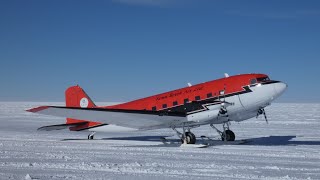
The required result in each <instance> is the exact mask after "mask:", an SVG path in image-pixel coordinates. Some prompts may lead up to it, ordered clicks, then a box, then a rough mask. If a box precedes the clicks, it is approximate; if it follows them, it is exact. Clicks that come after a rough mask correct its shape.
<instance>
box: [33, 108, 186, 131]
mask: <svg viewBox="0 0 320 180" xmlns="http://www.w3.org/2000/svg"><path fill="white" fill-rule="evenodd" d="M27 111H29V112H34V113H38V114H45V115H53V116H58V117H67V118H73V119H81V120H88V121H98V122H101V123H106V124H113V125H118V126H123V127H129V128H135V129H157V128H165V127H172V126H175V124H181V123H182V122H185V121H187V118H186V116H187V115H186V113H182V112H167V111H148V110H125V109H104V108H77V107H60V106H40V107H37V108H34V109H30V110H27Z"/></svg>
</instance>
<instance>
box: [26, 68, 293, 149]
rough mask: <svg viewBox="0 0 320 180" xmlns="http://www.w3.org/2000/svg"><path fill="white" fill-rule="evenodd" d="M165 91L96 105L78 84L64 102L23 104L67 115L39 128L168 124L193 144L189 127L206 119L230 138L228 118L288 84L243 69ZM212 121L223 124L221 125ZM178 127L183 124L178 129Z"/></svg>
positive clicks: (257, 108) (253, 112) (244, 114)
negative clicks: (62, 105)
mask: <svg viewBox="0 0 320 180" xmlns="http://www.w3.org/2000/svg"><path fill="white" fill-rule="evenodd" d="M188 85H189V86H188V87H185V88H181V89H177V90H173V91H169V92H165V93H162V94H158V95H154V96H150V97H146V98H142V99H137V100H134V101H130V102H127V103H123V104H117V105H112V106H96V105H95V104H94V102H93V101H92V100H91V99H90V97H89V96H88V95H87V94H86V93H85V91H84V90H83V89H82V88H81V87H79V86H72V87H69V88H68V89H67V90H66V92H65V97H66V107H60V106H40V107H37V108H33V109H30V110H27V111H29V112H33V113H39V114H45V115H53V116H59V117H66V118H67V121H66V124H59V125H53V126H45V127H41V128H39V130H47V131H48V130H60V129H64V128H69V129H70V130H71V131H83V130H88V131H91V132H92V133H91V134H90V135H89V136H88V139H93V136H94V133H95V132H115V131H117V132H119V131H143V130H152V129H160V128H171V129H173V130H174V131H176V133H177V135H178V137H179V138H180V139H181V140H182V142H184V143H185V144H194V143H195V142H196V136H195V135H194V134H193V133H192V132H191V131H190V129H191V128H195V127H199V126H201V125H210V126H211V127H212V128H214V129H215V130H216V131H217V132H218V133H219V134H220V136H221V139H222V140H225V141H234V140H235V135H234V133H233V132H232V131H231V130H230V129H229V124H230V123H229V122H230V121H236V122H239V121H243V120H247V119H250V118H253V117H258V116H259V115H262V114H263V115H264V117H265V119H266V121H267V116H266V113H265V110H264V108H265V107H266V106H268V105H270V103H271V102H272V101H274V100H275V99H276V98H278V97H279V96H280V95H281V94H282V93H283V92H284V91H285V90H286V88H287V85H286V84H285V83H283V82H280V81H274V80H270V79H269V77H268V76H267V75H264V74H242V75H236V76H230V77H229V75H228V74H225V77H224V78H222V79H218V80H213V81H209V82H205V83H201V84H197V85H191V84H188ZM214 124H223V131H220V130H218V129H217V128H216V127H215V126H214ZM177 128H182V132H179V131H178V130H177Z"/></svg>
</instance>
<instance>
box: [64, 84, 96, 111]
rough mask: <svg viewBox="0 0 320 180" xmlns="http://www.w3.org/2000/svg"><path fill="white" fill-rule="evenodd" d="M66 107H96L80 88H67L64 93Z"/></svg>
mask: <svg viewBox="0 0 320 180" xmlns="http://www.w3.org/2000/svg"><path fill="white" fill-rule="evenodd" d="M65 95H66V106H67V107H82V108H92V107H96V105H95V104H94V102H93V101H92V100H91V98H90V97H89V96H88V95H87V93H86V92H85V91H84V90H83V89H82V88H81V87H80V86H78V85H77V86H72V87H69V88H68V89H67V90H66V92H65Z"/></svg>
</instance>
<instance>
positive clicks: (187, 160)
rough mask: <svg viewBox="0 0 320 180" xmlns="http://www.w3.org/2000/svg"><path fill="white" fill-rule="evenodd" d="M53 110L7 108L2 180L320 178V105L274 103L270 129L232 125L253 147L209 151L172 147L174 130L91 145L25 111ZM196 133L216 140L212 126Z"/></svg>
mask: <svg viewBox="0 0 320 180" xmlns="http://www.w3.org/2000/svg"><path fill="white" fill-rule="evenodd" d="M47 104H48V103H12V102H11V103H5V102H2V103H0V179H24V178H25V177H26V175H27V174H29V175H30V177H31V178H33V179H185V178H188V179H320V104H274V105H272V106H271V107H270V108H267V109H266V111H267V113H268V116H269V124H268V125H267V124H265V122H264V120H263V119H262V118H261V119H251V120H248V121H245V122H242V123H232V125H231V129H232V130H233V131H234V132H235V133H236V138H237V139H249V140H250V142H249V143H247V144H243V145H216V146H210V147H208V148H204V149H194V148H191V149H189V148H179V147H165V146H164V145H163V144H162V143H161V142H160V137H162V136H173V135H174V132H172V131H171V130H168V129H163V130H156V131H146V132H139V133H127V134H126V133H122V134H113V133H105V134H97V135H96V136H95V138H96V139H97V140H92V141H88V140H85V138H86V137H87V132H79V133H77V132H68V131H51V132H38V131H36V129H37V128H39V127H40V126H43V125H51V124H59V123H64V119H62V118H56V117H50V116H42V115H37V114H32V113H28V112H24V110H25V109H28V108H30V107H34V106H37V105H47ZM50 104H53V105H59V103H50ZM60 104H61V103H60ZM193 132H194V133H195V134H196V135H197V136H198V137H199V136H201V135H205V136H209V137H213V136H217V134H216V133H215V131H214V130H212V129H211V128H210V127H208V126H203V127H200V128H197V129H193ZM173 138H176V137H173ZM198 139H200V138H198Z"/></svg>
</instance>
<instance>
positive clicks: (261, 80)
mask: <svg viewBox="0 0 320 180" xmlns="http://www.w3.org/2000/svg"><path fill="white" fill-rule="evenodd" d="M257 80H258V82H266V81H270V79H269V77H262V78H257Z"/></svg>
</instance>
